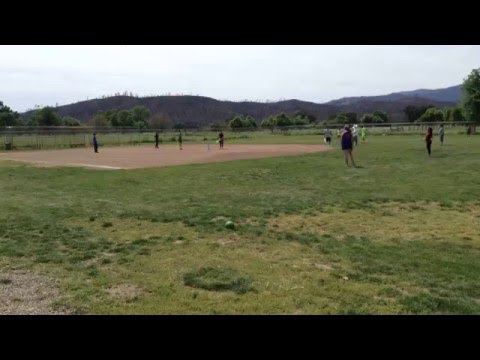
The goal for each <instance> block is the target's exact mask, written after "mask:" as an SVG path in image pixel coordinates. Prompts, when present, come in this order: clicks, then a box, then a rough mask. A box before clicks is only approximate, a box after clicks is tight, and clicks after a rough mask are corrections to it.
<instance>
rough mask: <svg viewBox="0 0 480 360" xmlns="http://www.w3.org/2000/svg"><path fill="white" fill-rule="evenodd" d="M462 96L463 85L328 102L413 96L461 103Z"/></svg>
mask: <svg viewBox="0 0 480 360" xmlns="http://www.w3.org/2000/svg"><path fill="white" fill-rule="evenodd" d="M461 97H462V87H461V85H456V86H451V87H448V88H445V89H435V90H427V89H419V90H413V91H401V92H395V93H391V94H388V95H380V96H358V97H345V98H341V99H338V100H332V101H329V102H327V104H329V105H334V106H350V105H353V104H356V103H359V102H366V101H370V102H382V101H403V102H405V101H409V100H410V99H412V98H419V99H422V101H423V100H431V101H439V102H447V103H459V102H460V100H461Z"/></svg>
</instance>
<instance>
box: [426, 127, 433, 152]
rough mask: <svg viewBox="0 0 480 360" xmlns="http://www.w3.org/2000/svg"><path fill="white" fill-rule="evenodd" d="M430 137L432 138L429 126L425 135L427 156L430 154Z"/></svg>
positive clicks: (431, 130)
mask: <svg viewBox="0 0 480 360" xmlns="http://www.w3.org/2000/svg"><path fill="white" fill-rule="evenodd" d="M432 138H433V129H432V128H431V127H429V128H428V129H427V134H426V135H425V143H426V144H427V151H428V156H432Z"/></svg>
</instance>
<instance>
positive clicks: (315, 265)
mask: <svg viewBox="0 0 480 360" xmlns="http://www.w3.org/2000/svg"><path fill="white" fill-rule="evenodd" d="M477 138H478V137H470V138H466V137H461V136H454V135H450V136H448V138H446V142H447V144H448V146H444V147H443V148H440V147H439V146H438V145H436V143H434V146H433V156H432V158H428V157H427V156H426V150H425V149H424V144H423V142H422V138H421V137H420V136H418V137H417V136H398V137H395V136H388V137H370V138H368V139H367V141H368V142H367V143H366V144H362V145H360V146H359V147H358V148H356V149H355V150H354V156H355V160H356V162H357V163H358V164H359V165H360V166H361V168H358V169H347V168H345V167H344V165H343V159H342V153H341V152H340V151H334V152H328V153H321V154H308V155H303V156H296V157H284V158H274V159H255V160H241V161H236V162H228V163H215V164H199V165H189V166H175V167H165V168H159V169H138V170H128V171H123V170H122V171H102V172H99V171H95V170H89V169H75V168H34V167H29V166H27V165H25V164H17V163H13V162H7V161H4V162H3V161H2V162H0V188H1V189H2V212H0V267H1V268H2V269H6V271H9V269H25V270H28V271H41V272H42V273H45V274H48V275H49V277H50V278H53V279H56V283H57V284H58V286H59V292H60V294H59V296H58V298H56V299H55V302H54V306H55V307H56V308H58V309H61V308H68V309H74V311H75V313H93V314H365V313H367V314H410V313H413V314H417V313H422V314H437V313H439V314H478V313H480V300H479V299H480V293H479V288H478V283H480V262H479V261H478V259H479V255H480V254H479V252H480V235H479V233H480V193H479V192H478V189H477V188H478V182H479V181H478V180H479V178H478V170H477V169H478V168H480V167H479V166H480V156H479V155H480V138H478V139H477ZM279 139H283V140H281V141H282V142H284V141H287V142H291V143H295V142H297V143H314V142H317V143H318V142H321V141H323V138H322V137H321V136H316V135H304V136H296V135H291V136H272V137H268V139H267V138H265V139H263V138H262V142H275V141H280V140H279ZM237 140H238V141H245V142H255V141H256V139H255V138H254V137H248V138H238V139H235V141H237ZM257 140H258V139H257ZM227 220H231V221H233V222H234V223H235V225H236V227H235V230H228V229H225V222H226V221H227ZM202 269H203V270H202ZM208 269H210V270H209V271H207V270H208ZM212 269H213V270H215V271H216V272H215V271H213V270H212ZM217 269H221V271H219V270H217ZM188 274H190V275H189V276H187V275H188ZM1 279H7V278H6V277H4V276H3V275H2V276H1ZM239 279H244V280H239ZM186 280H187V281H186ZM185 281H186V282H187V283H186V282H185ZM235 281H237V282H236V283H235ZM242 281H243V282H242ZM235 284H236V285H235ZM191 285H194V286H198V287H192V286H191ZM0 286H1V287H5V288H6V287H9V286H10V287H11V286H12V284H2V283H1V281H0ZM202 286H203V287H202ZM235 286H237V287H235ZM242 286H243V288H242ZM247 288H248V289H250V290H251V289H254V290H255V291H246V292H244V293H241V292H243V290H241V289H247ZM212 290H215V291H212ZM216 290H224V291H216Z"/></svg>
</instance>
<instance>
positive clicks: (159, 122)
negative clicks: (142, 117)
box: [149, 114, 172, 129]
mask: <svg viewBox="0 0 480 360" xmlns="http://www.w3.org/2000/svg"><path fill="white" fill-rule="evenodd" d="M149 124H150V128H151V129H170V128H171V127H172V122H171V121H170V119H169V118H168V117H167V116H166V115H163V114H156V115H154V116H152V117H151V118H150V120H149Z"/></svg>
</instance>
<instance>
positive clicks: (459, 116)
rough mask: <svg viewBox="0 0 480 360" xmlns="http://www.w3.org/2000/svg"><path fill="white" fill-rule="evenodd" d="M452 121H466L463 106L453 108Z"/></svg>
mask: <svg viewBox="0 0 480 360" xmlns="http://www.w3.org/2000/svg"><path fill="white" fill-rule="evenodd" d="M452 121H465V116H464V114H463V109H462V108H461V107H458V106H457V107H454V108H453V109H452Z"/></svg>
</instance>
